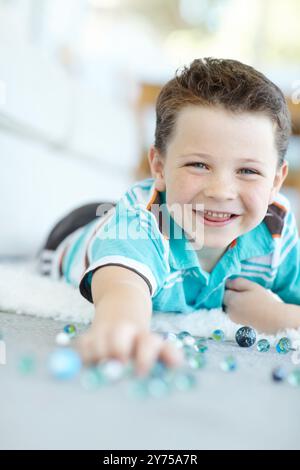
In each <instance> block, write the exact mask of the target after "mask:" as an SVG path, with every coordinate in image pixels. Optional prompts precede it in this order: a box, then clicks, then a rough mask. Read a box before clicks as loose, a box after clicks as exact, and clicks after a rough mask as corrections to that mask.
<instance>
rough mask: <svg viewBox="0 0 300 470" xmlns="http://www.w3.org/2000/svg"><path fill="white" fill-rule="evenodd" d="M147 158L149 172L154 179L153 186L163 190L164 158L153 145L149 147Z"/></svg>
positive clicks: (164, 186) (164, 185)
mask: <svg viewBox="0 0 300 470" xmlns="http://www.w3.org/2000/svg"><path fill="white" fill-rule="evenodd" d="M148 160H149V165H150V169H151V174H152V176H153V178H154V179H155V188H156V189H157V190H158V191H165V189H166V183H165V178H164V160H163V158H162V157H161V156H160V154H159V152H158V151H157V150H156V148H155V147H154V146H153V145H152V146H151V147H150V150H149V153H148Z"/></svg>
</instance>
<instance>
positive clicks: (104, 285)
mask: <svg viewBox="0 0 300 470" xmlns="http://www.w3.org/2000/svg"><path fill="white" fill-rule="evenodd" d="M91 287H92V297H93V302H94V304H95V317H94V320H93V323H92V325H91V327H90V329H89V330H88V332H87V333H85V334H84V335H83V336H82V337H81V338H80V339H79V342H78V345H79V349H80V352H81V354H82V357H83V360H84V361H85V362H86V363H91V362H98V361H100V360H102V359H109V358H116V359H119V360H121V361H123V362H125V361H127V360H129V359H131V358H132V359H135V361H136V368H137V370H138V371H139V372H140V373H146V372H147V371H148V370H149V369H150V367H151V365H152V364H153V363H154V362H155V361H156V360H157V359H158V358H160V359H161V360H163V361H164V362H166V363H167V364H168V365H170V366H172V365H178V364H180V363H182V353H181V352H180V351H179V350H178V349H176V348H175V346H173V345H172V344H170V343H168V342H166V341H163V340H162V338H161V337H160V336H159V335H157V334H154V333H152V332H151V331H150V321H151V314H152V300H151V296H150V292H149V287H148V285H147V284H146V282H145V281H144V280H143V278H142V277H141V276H139V275H138V274H136V273H135V272H133V271H131V270H129V269H127V268H123V267H119V266H105V267H102V268H100V269H98V270H97V271H96V272H95V273H94V274H93V277H92V286H91Z"/></svg>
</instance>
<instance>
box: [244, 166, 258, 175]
mask: <svg viewBox="0 0 300 470" xmlns="http://www.w3.org/2000/svg"><path fill="white" fill-rule="evenodd" d="M241 171H250V173H246V174H248V175H249V174H250V175H257V174H258V173H257V171H255V170H250V168H242V169H241Z"/></svg>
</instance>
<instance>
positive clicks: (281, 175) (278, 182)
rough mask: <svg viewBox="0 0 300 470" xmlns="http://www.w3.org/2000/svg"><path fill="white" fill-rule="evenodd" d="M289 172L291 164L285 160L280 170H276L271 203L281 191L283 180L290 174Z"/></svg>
mask: <svg viewBox="0 0 300 470" xmlns="http://www.w3.org/2000/svg"><path fill="white" fill-rule="evenodd" d="M288 172H289V164H288V162H287V161H286V160H284V162H283V165H282V166H281V167H280V168H279V170H277V171H276V175H275V178H274V183H273V187H272V190H271V194H270V198H269V204H272V203H273V202H274V200H275V197H276V195H277V193H278V192H279V191H280V189H281V186H282V185H283V182H284V180H285V179H286V177H287V175H288Z"/></svg>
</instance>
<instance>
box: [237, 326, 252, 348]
mask: <svg viewBox="0 0 300 470" xmlns="http://www.w3.org/2000/svg"><path fill="white" fill-rule="evenodd" d="M235 340H236V342H237V344H238V345H239V346H240V347H241V348H250V347H251V346H253V344H254V343H255V341H256V333H255V330H254V329H253V328H250V326H242V328H239V329H238V330H237V332H236V335H235Z"/></svg>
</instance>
